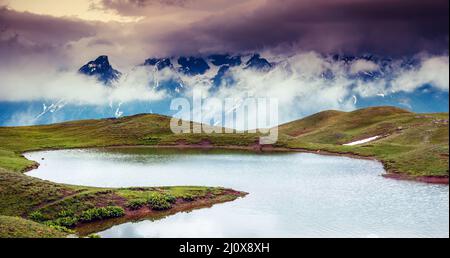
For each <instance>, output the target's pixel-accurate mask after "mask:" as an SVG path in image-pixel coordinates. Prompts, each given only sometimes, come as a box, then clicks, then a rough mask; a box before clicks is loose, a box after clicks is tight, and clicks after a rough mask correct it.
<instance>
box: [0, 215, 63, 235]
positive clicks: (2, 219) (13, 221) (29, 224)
mask: <svg viewBox="0 0 450 258" xmlns="http://www.w3.org/2000/svg"><path fill="white" fill-rule="evenodd" d="M67 235H68V234H67V233H64V232H62V231H61V230H58V229H55V228H53V227H49V226H46V225H43V224H40V223H37V222H33V221H30V220H26V219H23V218H20V217H10V216H1V215H0V238H5V237H8V238H37V237H39V238H61V237H66V236H67Z"/></svg>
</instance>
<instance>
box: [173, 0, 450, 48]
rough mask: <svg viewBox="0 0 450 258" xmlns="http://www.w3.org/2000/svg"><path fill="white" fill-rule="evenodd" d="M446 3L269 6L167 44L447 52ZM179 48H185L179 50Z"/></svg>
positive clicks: (289, 1)
mask: <svg viewBox="0 0 450 258" xmlns="http://www.w3.org/2000/svg"><path fill="white" fill-rule="evenodd" d="M448 5H449V4H448V0H430V1H422V0H377V1H373V0H334V1H325V0H315V1H308V0H305V1H293V0H281V1H267V2H266V3H265V4H264V5H262V6H257V7H256V8H255V9H254V10H253V11H252V12H249V13H245V12H242V13H224V14H221V15H220V16H216V15H211V16H210V17H208V18H206V19H203V20H201V21H198V22H195V23H193V24H191V25H190V27H189V28H188V29H184V30H183V31H177V32H176V33H173V34H172V35H169V36H168V37H167V38H166V40H167V41H166V44H173V47H174V48H178V49H186V50H187V51H189V50H191V49H192V48H191V47H189V45H192V46H195V47H198V46H200V47H203V49H216V48H217V49H220V48H224V49H227V50H229V51H233V50H238V51H242V50H257V49H261V48H274V47H277V46H278V47H279V46H282V47H283V48H284V49H285V48H301V49H304V50H316V51H320V52H333V51H342V52H369V51H370V52H379V53H382V54H386V53H389V54H408V53H416V52H418V51H429V52H442V51H448V30H449V27H448V19H449V15H448V7H449V6H448ZM175 42H182V43H183V44H181V45H178V44H175Z"/></svg>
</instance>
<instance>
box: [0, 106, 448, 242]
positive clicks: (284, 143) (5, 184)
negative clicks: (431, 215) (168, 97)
mask: <svg viewBox="0 0 450 258" xmlns="http://www.w3.org/2000/svg"><path fill="white" fill-rule="evenodd" d="M448 119H449V116H448V113H436V114H416V113H411V112H408V111H405V110H401V109H398V108H393V107H375V108H367V109H362V110H357V111H354V112H340V111H324V112H321V113H318V114H315V115H313V116H310V117H307V118H304V119H301V120H298V121H294V122H291V123H287V124H284V125H281V126H280V127H279V135H280V136H279V141H278V143H277V144H276V146H277V147H285V148H301V149H306V150H313V151H318V150H320V151H328V152H333V153H351V154H356V155H361V156H370V157H375V158H377V159H379V160H380V161H382V162H383V164H384V165H385V167H386V169H387V170H388V172H391V173H392V172H396V173H401V174H403V175H407V176H410V177H419V176H439V177H448V173H449V172H448V157H449V147H448V143H449V139H448V133H449V131H448V128H449V126H448ZM169 123H170V118H169V117H166V116H160V115H146V114H144V115H135V116H130V117H124V118H119V119H101V120H84V121H74V122H66V123H60V124H53V125H44V126H29V127H0V215H2V231H0V234H2V236H5V234H6V233H5V232H10V233H11V234H10V236H12V237H14V236H19V235H20V234H21V233H20V232H12V230H11V229H7V228H8V227H12V224H14V223H18V224H20V225H27V224H29V225H30V232H26V233H27V234H28V235H27V234H25V233H24V232H22V233H24V236H25V235H27V236H30V237H32V236H43V237H47V236H50V237H52V236H64V235H65V234H67V232H70V231H67V230H66V229H67V228H68V227H69V228H71V227H73V226H75V227H76V225H77V224H79V223H80V222H79V218H80V216H81V215H82V214H83V212H86V211H88V210H92V209H98V208H102V207H108V206H117V207H120V208H122V209H124V210H125V212H129V211H132V210H134V209H139V208H142V207H150V208H151V207H154V208H155V209H171V207H172V205H173V203H174V202H175V203H176V202H193V201H194V202H195V201H196V200H199V199H208V200H213V201H217V202H221V201H228V200H234V199H236V198H237V197H238V196H241V195H242V194H241V193H233V192H230V191H229V190H227V189H222V188H210V187H159V188H128V189H105V188H92V187H83V186H71V185H62V184H56V183H52V182H48V181H43V180H40V179H36V178H32V177H28V176H26V175H24V174H23V173H22V172H24V171H27V170H29V169H32V168H33V167H35V166H36V164H35V163H34V162H32V161H29V160H27V159H25V158H24V157H23V156H22V153H23V152H26V151H33V150H44V149H45V150H46V149H64V148H86V147H106V146H117V145H149V146H155V145H176V144H180V143H183V144H202V143H204V142H205V141H207V143H208V144H209V145H212V146H216V147H225V146H244V147H247V146H252V145H255V144H256V143H257V142H258V139H259V136H258V135H254V134H247V133H235V134H210V135H207V134H182V135H174V134H172V133H171V131H170V129H169V128H170V127H169ZM375 135H382V136H383V138H382V139H379V140H376V141H373V142H370V143H366V144H363V145H358V146H343V145H342V144H344V143H348V142H352V141H356V140H360V139H365V138H368V137H372V136H375ZM61 173H64V171H61ZM167 197H169V199H167ZM172 197H173V198H175V200H174V199H173V198H172ZM152 203H153V206H152ZM31 218H34V219H36V220H38V221H40V222H41V223H40V224H38V223H36V222H32V221H31V220H30V219H31ZM74 218H77V220H75V219H74ZM10 224H11V225H10ZM44 224H46V225H47V226H46V225H44ZM37 225H39V226H37ZM43 228H45V230H43ZM19 229H20V227H19ZM55 230H56V231H59V233H58V234H59V235H58V234H54V235H52V233H51V232H53V233H54V232H55ZM32 231H36V232H34V233H33V232H32ZM39 232H40V233H39ZM7 234H9V233H7ZM33 234H34V235H33Z"/></svg>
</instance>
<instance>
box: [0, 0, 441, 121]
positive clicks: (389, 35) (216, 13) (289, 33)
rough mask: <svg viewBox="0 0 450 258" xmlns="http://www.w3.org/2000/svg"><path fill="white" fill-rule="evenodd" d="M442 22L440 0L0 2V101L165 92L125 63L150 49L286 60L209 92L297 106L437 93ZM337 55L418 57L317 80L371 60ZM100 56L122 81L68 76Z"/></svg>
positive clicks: (138, 60)
mask: <svg viewBox="0 0 450 258" xmlns="http://www.w3.org/2000/svg"><path fill="white" fill-rule="evenodd" d="M448 22H449V1H448V0H427V1H424V0H333V1H329V0H214V1H211V0H67V1H60V0H39V1H34V0H0V59H1V62H0V102H2V101H36V100H39V101H40V100H54V101H58V102H59V101H61V100H62V99H64V100H65V101H66V102H72V103H88V104H101V105H104V104H105V103H108V102H113V101H114V102H118V103H122V102H127V101H136V100H137V101H154V100H155V99H162V98H164V97H165V96H162V95H161V93H158V92H152V91H149V90H148V88H147V85H148V82H149V80H151V79H152V78H151V77H152V75H151V74H149V73H148V71H145V70H142V69H143V68H142V67H140V68H138V67H136V65H138V64H142V63H143V62H144V60H145V59H147V58H149V57H167V56H178V55H189V56H190V55H207V54H210V53H254V52H259V53H263V55H264V56H265V57H268V58H269V59H271V60H286V63H287V64H288V65H289V67H290V69H291V70H289V71H288V69H285V67H283V66H279V67H276V68H275V69H274V70H273V71H271V72H270V73H269V74H265V75H261V74H258V73H253V72H251V71H235V72H234V77H235V78H234V79H235V80H236V81H237V82H239V83H240V84H239V85H240V86H239V87H236V88H234V89H224V90H221V91H220V92H218V95H219V96H223V97H232V96H234V95H239V93H242V92H244V91H248V90H249V89H252V90H253V91H255V90H256V89H259V90H260V91H261V92H264V93H270V94H272V95H273V96H277V97H278V98H279V99H280V100H282V101H283V103H286V105H287V106H292V107H293V108H295V109H297V110H305V112H303V113H302V114H307V113H312V112H317V111H320V110H323V109H327V108H334V109H344V110H351V109H354V108H355V107H356V106H355V103H356V101H355V97H354V96H363V97H367V98H370V97H374V96H384V95H386V94H388V93H389V92H391V93H396V92H414V91H415V90H417V89H418V88H420V87H421V85H423V84H427V83H428V84H431V85H432V87H434V88H435V89H437V90H439V91H443V92H446V93H447V94H448V87H449V86H448V85H449V83H448V80H449V79H448V78H449V75H448V69H449V57H448V45H449V33H448V31H449V25H448V24H449V23H448ZM336 53H339V54H352V55H361V54H366V53H372V54H376V55H380V56H383V57H392V58H394V59H401V58H403V57H415V58H416V59H417V60H419V62H420V65H419V66H418V67H417V69H416V70H413V71H406V70H402V69H400V68H399V70H398V71H397V72H396V78H395V80H393V82H392V83H390V85H387V83H386V82H385V81H376V82H371V83H366V82H362V81H349V80H347V79H345V80H335V81H333V82H332V83H331V82H325V81H323V80H321V79H320V78H319V79H318V76H319V75H320V74H322V73H323V72H325V71H326V70H332V71H333V72H335V73H336V74H344V73H357V72H365V71H372V70H376V69H377V68H379V67H378V66H377V64H374V63H371V62H367V61H364V60H359V61H357V62H354V63H352V64H351V68H350V70H349V71H347V70H346V69H347V68H345V67H343V66H342V65H341V64H340V63H334V62H332V61H330V60H329V59H327V58H326V55H330V54H336ZM99 55H108V56H109V60H110V62H111V63H112V65H113V66H114V68H116V69H118V70H120V71H121V72H123V73H126V74H127V76H126V77H125V78H126V79H124V80H121V81H120V86H121V87H116V88H114V89H111V88H105V87H104V85H101V84H99V83H98V82H96V81H95V80H94V79H93V78H86V77H83V76H80V75H79V74H77V73H76V71H77V70H78V68H79V67H81V66H82V65H83V64H85V63H87V62H88V61H89V60H93V59H95V58H96V57H97V56H99ZM395 65H396V64H394V66H395ZM160 76H163V75H160ZM183 79H184V80H185V82H187V84H190V85H191V86H196V85H200V86H201V84H202V83H203V82H204V79H202V78H194V79H192V78H187V77H186V78H183ZM87 92H89V94H86V93H87ZM312 93H314V94H312ZM311 94H312V95H311ZM318 94H320V97H318ZM299 99H300V100H301V106H297V104H296V105H295V106H293V105H292V104H293V103H299ZM447 102H448V100H447ZM34 112H35V111H34ZM286 112H289V110H286ZM32 116H34V113H33V114H32ZM293 118H296V117H290V119H293Z"/></svg>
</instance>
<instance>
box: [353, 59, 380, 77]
mask: <svg viewBox="0 0 450 258" xmlns="http://www.w3.org/2000/svg"><path fill="white" fill-rule="evenodd" d="M379 68H380V67H379V66H378V65H377V64H375V63H374V62H372V61H368V60H364V59H359V60H357V61H356V62H354V63H353V64H352V66H351V67H350V72H351V73H352V74H357V73H360V72H372V71H376V70H378V69H379Z"/></svg>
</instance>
